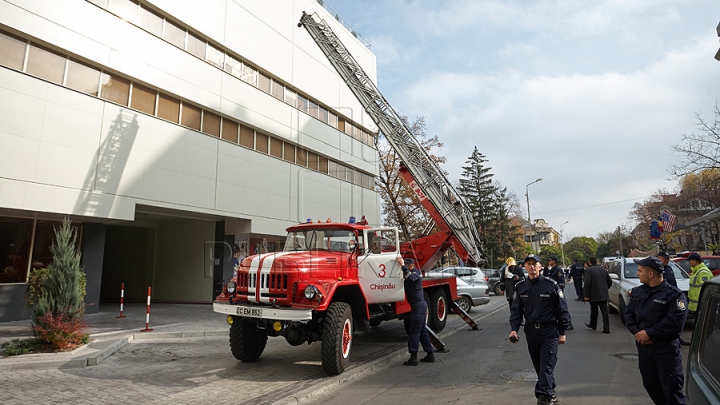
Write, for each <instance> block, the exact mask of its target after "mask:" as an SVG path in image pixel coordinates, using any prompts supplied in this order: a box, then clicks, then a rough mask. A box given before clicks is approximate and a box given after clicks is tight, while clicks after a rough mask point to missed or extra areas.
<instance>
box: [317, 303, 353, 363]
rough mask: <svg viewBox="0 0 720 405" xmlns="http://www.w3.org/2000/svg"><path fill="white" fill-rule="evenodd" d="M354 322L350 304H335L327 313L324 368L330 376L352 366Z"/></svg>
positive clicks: (323, 344)
mask: <svg viewBox="0 0 720 405" xmlns="http://www.w3.org/2000/svg"><path fill="white" fill-rule="evenodd" d="M352 333H353V320H352V311H351V309H350V304H348V303H346V302H333V303H332V304H330V307H329V308H328V310H327V312H326V313H325V320H324V322H323V331H322V366H323V370H325V372H326V373H327V374H329V375H338V374H340V373H342V372H343V371H344V370H345V368H347V366H348V365H349V364H350V348H351V346H352Z"/></svg>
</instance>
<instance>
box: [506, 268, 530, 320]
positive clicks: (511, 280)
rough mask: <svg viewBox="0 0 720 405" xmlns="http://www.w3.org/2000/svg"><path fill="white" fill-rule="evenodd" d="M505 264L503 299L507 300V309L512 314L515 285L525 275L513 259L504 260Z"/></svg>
mask: <svg viewBox="0 0 720 405" xmlns="http://www.w3.org/2000/svg"><path fill="white" fill-rule="evenodd" d="M505 264H506V265H507V266H505V272H504V274H503V276H504V283H505V299H507V302H508V307H509V308H510V313H511V314H512V303H513V296H514V295H515V285H516V284H517V283H518V282H519V281H520V280H522V279H523V278H524V277H525V274H523V271H522V269H521V268H520V266H518V265H517V263H516V262H515V258H513V257H508V258H507V260H505Z"/></svg>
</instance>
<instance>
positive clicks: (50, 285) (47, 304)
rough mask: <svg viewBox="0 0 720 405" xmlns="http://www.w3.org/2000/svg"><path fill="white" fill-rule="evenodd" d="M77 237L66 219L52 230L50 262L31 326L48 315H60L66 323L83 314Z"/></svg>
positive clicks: (82, 280)
mask: <svg viewBox="0 0 720 405" xmlns="http://www.w3.org/2000/svg"><path fill="white" fill-rule="evenodd" d="M76 241H77V233H76V231H75V230H74V229H73V228H72V227H71V226H70V220H69V219H68V218H67V217H66V218H64V219H63V222H62V225H61V226H60V227H59V228H55V240H54V241H53V244H52V246H50V252H52V255H53V262H52V263H50V265H49V266H48V269H49V274H48V276H47V278H45V280H44V282H43V287H42V293H41V294H40V296H39V297H38V300H37V306H36V308H35V318H34V323H35V324H36V325H38V324H39V323H40V321H39V318H40V317H42V316H44V315H47V314H51V315H52V316H53V317H57V316H60V315H62V316H63V317H64V319H66V320H79V319H80V318H82V316H83V314H84V313H85V302H84V298H85V297H84V296H85V288H84V286H85V273H84V272H83V270H82V268H81V267H80V253H78V252H77V251H76V249H75V244H76Z"/></svg>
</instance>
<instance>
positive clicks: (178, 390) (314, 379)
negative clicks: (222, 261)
mask: <svg viewBox="0 0 720 405" xmlns="http://www.w3.org/2000/svg"><path fill="white" fill-rule="evenodd" d="M490 298H491V302H490V303H489V304H487V305H483V306H480V307H476V308H474V309H473V310H472V311H471V313H470V315H471V316H472V317H473V318H475V319H478V318H481V317H482V316H484V315H486V314H488V313H490V312H492V311H494V310H497V309H499V308H500V307H503V306H506V305H507V304H506V301H505V299H504V297H490ZM126 308H127V311H126V315H127V316H128V318H126V319H122V320H120V319H116V318H115V316H116V315H117V311H113V310H112V308H104V307H101V311H100V314H94V315H87V316H86V321H87V322H88V325H89V327H90V331H91V337H93V338H94V339H96V341H97V342H98V343H102V342H105V344H106V345H107V344H108V342H114V341H117V340H118V339H127V337H128V336H129V335H132V334H135V335H139V329H142V328H144V326H145V325H144V321H145V317H144V315H145V314H144V306H140V305H137V306H133V305H130V306H129V307H128V306H126ZM128 319H129V322H125V321H127V320H128ZM153 322H155V323H153ZM479 323H480V326H481V327H482V322H481V321H480V322H479ZM131 325H132V327H131ZM150 327H151V328H154V329H155V331H154V332H167V333H177V332H185V333H188V332H202V331H206V332H207V331H217V332H220V333H223V335H221V336H208V337H187V338H182V339H177V338H161V337H159V338H151V339H142V340H141V339H137V340H133V341H132V342H130V343H128V344H126V345H124V346H123V347H122V348H120V349H119V350H117V351H115V352H114V353H113V354H112V355H110V356H109V357H107V358H106V359H104V361H102V362H101V363H100V364H98V365H96V366H92V367H83V368H72V369H45V370H19V371H11V372H0V386H1V387H2V389H0V403H2V404H4V405H15V404H37V403H45V404H56V403H58V404H59V403H73V404H117V403H138V404H153V405H162V404H168V405H170V404H173V405H175V404H203V403H213V404H253V405H263V404H276V403H297V402H298V398H299V399H303V398H307V397H308V395H310V394H309V393H312V392H316V391H320V390H323V389H332V388H333V387H335V386H337V385H340V384H341V383H342V382H345V381H347V380H348V379H352V378H354V377H353V376H359V375H361V374H362V373H368V372H372V369H374V368H379V367H383V366H384V365H385V364H387V362H392V361H399V360H398V359H399V357H398V356H402V358H404V357H405V356H406V354H405V352H404V349H405V347H406V339H407V336H406V334H405V331H404V328H403V325H402V322H401V321H397V320H395V321H388V322H383V323H382V324H381V325H380V326H379V327H377V328H371V330H370V331H368V332H364V333H357V334H356V336H355V337H354V339H353V348H352V354H351V363H350V367H349V368H348V369H347V370H346V371H345V372H344V373H343V374H341V375H340V376H336V377H328V376H327V375H326V374H325V373H324V372H323V371H322V366H321V363H320V343H319V342H315V343H313V344H311V345H307V344H304V345H301V346H297V347H293V346H290V345H289V344H287V343H286V341H285V339H283V338H270V339H269V340H268V344H267V347H266V349H265V351H264V352H263V355H262V356H261V357H260V359H259V360H258V361H256V362H254V363H243V362H240V361H237V360H236V359H235V358H234V357H233V356H232V354H231V353H230V348H229V343H228V336H227V334H226V332H227V329H228V326H227V324H226V323H225V321H224V316H222V315H220V314H215V313H213V312H212V307H211V306H209V305H187V304H184V305H183V304H175V305H171V304H158V305H156V306H153V307H152V309H151V315H150ZM24 328H25V329H26V328H29V322H26V323H25V324H23V322H10V323H0V341H2V340H8V339H10V338H12V337H21V336H24V335H27V334H28V333H27V332H23V331H24V330H25V329H24ZM460 329H469V327H468V326H467V325H466V324H465V323H464V322H463V321H462V320H461V319H459V317H457V316H455V315H451V316H450V317H449V320H448V324H447V326H446V328H445V330H444V331H443V332H442V334H441V335H440V336H441V337H442V336H444V335H447V334H450V333H453V332H455V331H457V330H460ZM153 336H163V335H159V334H158V335H149V336H147V337H153ZM438 356H442V354H438ZM7 360H8V358H4V359H2V360H0V368H1V367H2V363H3V362H4V361H7Z"/></svg>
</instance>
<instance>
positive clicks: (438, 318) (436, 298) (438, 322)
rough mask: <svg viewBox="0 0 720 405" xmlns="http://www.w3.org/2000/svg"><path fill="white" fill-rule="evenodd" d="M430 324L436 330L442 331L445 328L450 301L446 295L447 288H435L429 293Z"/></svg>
mask: <svg viewBox="0 0 720 405" xmlns="http://www.w3.org/2000/svg"><path fill="white" fill-rule="evenodd" d="M428 297H429V298H430V301H428V303H427V304H428V315H429V316H428V322H427V324H428V326H429V327H430V329H432V330H433V331H434V332H440V331H441V330H443V329H444V328H445V323H447V315H448V305H449V304H448V301H447V297H446V296H445V290H443V289H442V288H435V289H433V290H432V291H430V293H429V294H428Z"/></svg>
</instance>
